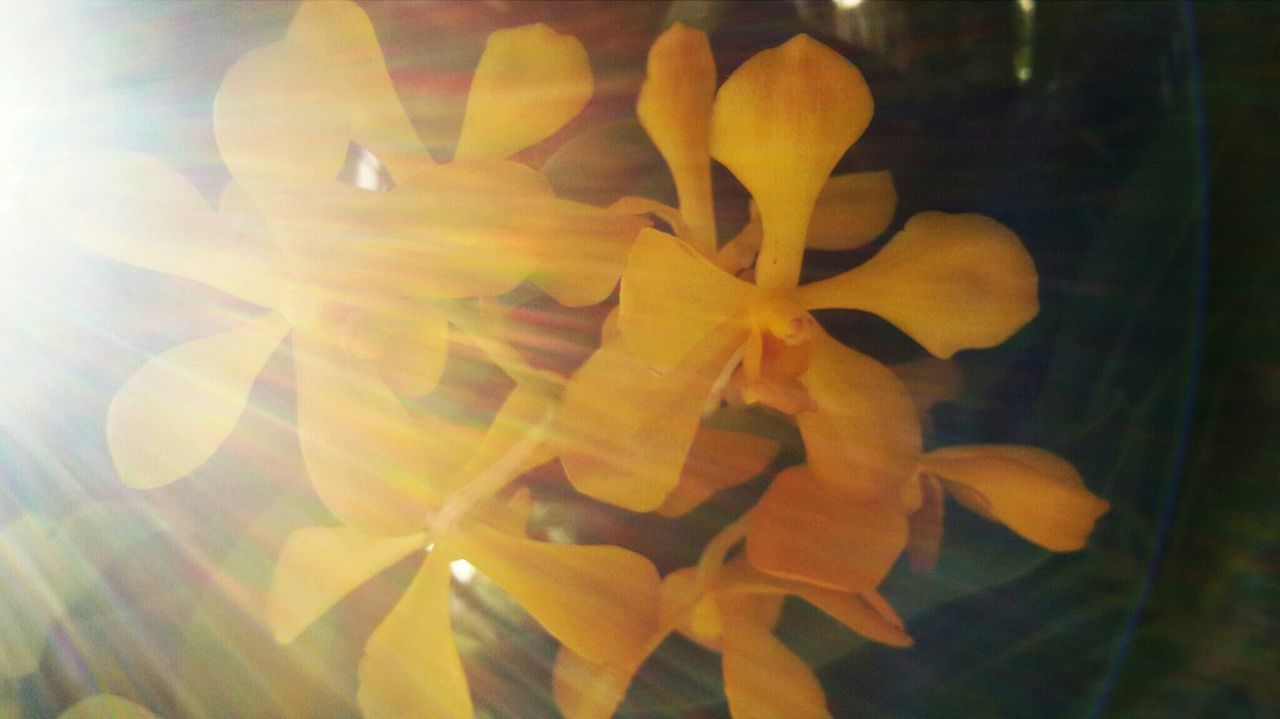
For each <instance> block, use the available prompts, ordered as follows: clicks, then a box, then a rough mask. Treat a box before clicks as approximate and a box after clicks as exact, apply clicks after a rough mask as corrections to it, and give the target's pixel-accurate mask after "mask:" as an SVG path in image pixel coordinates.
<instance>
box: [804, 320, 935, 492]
mask: <svg viewBox="0 0 1280 719" xmlns="http://www.w3.org/2000/svg"><path fill="white" fill-rule="evenodd" d="M800 382H801V383H802V384H803V385H804V387H805V389H806V390H808V392H809V396H810V397H811V398H812V399H813V401H814V402H815V403H816V404H817V409H816V410H814V411H806V412H801V413H800V414H798V415H796V421H797V423H798V424H799V426H800V433H801V435H802V436H803V438H804V446H805V452H806V453H807V455H808V459H807V461H808V463H809V466H810V468H811V469H812V471H813V474H814V475H815V476H817V477H818V478H819V480H821V481H823V482H827V483H830V484H831V485H832V486H835V487H837V488H839V489H840V490H841V491H845V492H852V493H854V494H856V495H859V496H865V497H874V496H879V495H880V494H881V493H882V492H885V491H889V490H890V489H891V488H894V487H897V486H900V485H901V484H902V483H903V482H905V481H907V478H908V477H909V476H910V475H911V473H912V472H913V471H914V467H915V464H916V461H917V459H918V458H919V456H920V441H921V440H920V423H919V419H918V417H917V415H916V410H915V406H914V405H913V404H912V402H911V396H910V395H909V394H908V393H907V390H906V388H905V387H903V386H902V383H901V382H899V381H898V378H897V377H895V376H894V375H893V373H892V372H890V371H889V369H888V368H886V367H885V366H884V365H882V364H880V363H879V362H876V361H875V360H873V359H871V358H870V357H867V356H866V355H863V354H861V353H859V352H855V351H854V350H851V349H849V348H848V347H845V346H844V345H842V344H840V343H839V342H837V341H836V340H835V339H834V338H832V337H831V336H830V335H828V334H827V333H825V332H823V331H822V330H821V329H820V328H817V327H815V328H814V334H813V340H812V349H811V352H810V357H809V368H808V370H807V371H806V372H805V374H804V375H802V376H801V378H800Z"/></svg>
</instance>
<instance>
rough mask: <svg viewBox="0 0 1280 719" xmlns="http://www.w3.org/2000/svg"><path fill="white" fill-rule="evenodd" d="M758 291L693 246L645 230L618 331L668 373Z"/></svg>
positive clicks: (625, 285)
mask: <svg viewBox="0 0 1280 719" xmlns="http://www.w3.org/2000/svg"><path fill="white" fill-rule="evenodd" d="M753 294H754V288H753V287H752V286H751V285H750V284H748V283H746V282H743V281H742V280H739V279H737V278H736V277H733V276H732V275H730V274H728V273H727V272H725V271H724V270H721V269H720V268H719V267H716V266H715V265H714V264H712V263H711V261H710V260H708V259H707V258H706V257H704V256H702V255H701V254H699V253H698V251H697V250H696V249H694V247H693V246H692V245H690V244H688V243H685V242H681V241H680V240H677V239H676V238H674V237H672V236H671V235H668V234H665V233H662V232H659V231H657V230H652V229H645V230H641V231H640V234H639V236H638V237H636V241H635V245H634V246H632V248H631V255H630V257H628V258H627V269H626V270H625V271H624V272H623V275H622V295H621V299H620V300H619V307H620V309H619V311H618V327H619V329H621V330H622V336H623V338H624V339H625V340H626V343H627V346H628V347H629V348H630V349H631V351H632V352H634V353H635V354H636V355H637V356H639V357H641V358H643V359H645V360H647V361H649V362H652V363H653V364H655V365H656V366H657V367H659V368H662V369H665V368H667V367H671V366H673V365H675V364H676V363H677V362H679V361H680V360H682V359H683V358H684V357H685V356H686V355H687V354H689V352H690V351H691V350H692V349H693V348H694V347H695V346H696V345H697V344H698V343H699V342H701V341H702V340H703V339H704V338H705V337H707V336H708V335H710V334H711V333H712V332H713V331H714V330H715V329H716V328H717V327H720V326H721V325H724V324H725V323H726V322H729V321H731V320H733V319H734V318H735V316H737V315H740V314H742V313H743V312H744V311H745V310H746V309H747V307H748V305H749V303H750V301H751V298H752V297H753Z"/></svg>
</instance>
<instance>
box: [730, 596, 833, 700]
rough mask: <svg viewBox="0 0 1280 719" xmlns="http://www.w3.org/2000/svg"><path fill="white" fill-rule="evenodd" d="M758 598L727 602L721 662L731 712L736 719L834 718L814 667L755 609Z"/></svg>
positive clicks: (744, 597)
mask: <svg viewBox="0 0 1280 719" xmlns="http://www.w3.org/2000/svg"><path fill="white" fill-rule="evenodd" d="M759 600H760V598H757V597H751V596H743V597H736V598H735V599H734V601H733V602H726V604H728V605H729V606H727V607H726V611H725V619H724V660H723V665H724V691H725V695H726V696H728V698H729V713H730V714H732V715H733V717H734V719H810V718H811V717H812V718H814V719H820V718H822V717H830V716H831V713H830V712H828V711H827V697H826V694H825V693H824V692H823V691H822V685H821V684H819V683H818V679H817V677H815V676H814V674H813V670H812V669H810V668H809V667H808V665H806V664H805V663H804V661H803V660H802V659H800V657H798V656H796V655H795V654H794V653H793V652H792V651H791V650H790V649H788V648H787V646H786V645H785V644H783V643H782V642H781V641H779V640H778V638H777V637H775V636H773V632H772V629H771V627H770V626H769V625H765V624H762V623H760V622H759V620H758V618H757V617H756V615H755V613H754V612H753V611H751V608H750V604H751V602H754V601H759Z"/></svg>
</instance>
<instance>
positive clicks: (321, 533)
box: [265, 527, 426, 644]
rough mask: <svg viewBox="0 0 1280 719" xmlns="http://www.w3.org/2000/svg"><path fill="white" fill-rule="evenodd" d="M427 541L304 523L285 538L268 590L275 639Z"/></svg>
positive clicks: (287, 636)
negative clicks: (304, 524)
mask: <svg viewBox="0 0 1280 719" xmlns="http://www.w3.org/2000/svg"><path fill="white" fill-rule="evenodd" d="M425 545H426V535H425V534H421V533H420V534H408V535H405V536H403V537H379V536H374V535H370V534H365V533H363V532H361V531H359V530H357V529H352V528H350V527H303V528H302V529H298V530H295V531H294V532H293V533H291V534H290V535H289V538H288V539H287V540H285V544H284V549H283V550H281V552H280V559H279V561H278V562H276V570H275V573H274V574H273V575H272V577H271V588H270V589H269V590H268V592H267V601H266V607H265V617H266V622H267V626H268V627H270V628H271V632H272V634H274V635H275V638H276V641H278V642H280V643H282V644H287V643H288V642H291V641H293V640H294V639H295V638H297V636H298V635H299V634H301V633H302V632H303V631H304V630H305V629H306V628H307V627H309V626H311V624H312V622H314V621H316V620H317V619H319V618H320V617H321V616H323V615H324V613H325V612H327V611H329V609H331V608H332V607H333V606H334V605H335V604H337V603H338V602H339V601H341V600H342V598H343V597H345V596H347V595H348V594H350V593H351V592H352V590H354V589H355V588H356V587H358V586H360V585H361V584H364V583H365V582H366V581H368V580H369V579H370V578H372V577H373V576H374V575H376V574H377V573H379V572H381V571H382V570H384V569H386V568H387V567H389V566H391V565H392V564H394V563H396V562H397V561H399V560H401V559H403V558H404V557H406V556H408V555H409V554H410V553H411V552H413V551H415V550H418V549H422V547H423V546H425Z"/></svg>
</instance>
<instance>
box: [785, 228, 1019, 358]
mask: <svg viewBox="0 0 1280 719" xmlns="http://www.w3.org/2000/svg"><path fill="white" fill-rule="evenodd" d="M1036 285H1037V278H1036V268H1035V265H1034V264H1033V263H1032V261H1031V256H1030V255H1028V254H1027V251H1026V249H1025V248H1023V246H1022V243H1021V242H1020V241H1019V240H1018V236H1017V235H1015V234H1013V232H1011V231H1010V230H1009V229H1008V228H1007V227H1005V226H1004V225H1001V224H1000V223H998V222H996V221H995V220H993V219H991V218H989V217H984V216H982V215H948V214H945V213H942V212H923V213H920V214H918V215H916V216H914V217H912V218H911V219H910V220H908V221H907V224H906V226H905V227H904V228H903V229H902V231H901V232H899V233H898V234H897V235H894V237H893V239H891V240H890V241H889V243H888V244H886V245H885V246H884V248H883V249H881V250H880V251H879V252H878V253H876V255H875V256H874V257H872V258H871V259H870V260H868V261H867V262H866V263H864V264H862V265H860V266H858V267H855V268H854V269H852V270H850V271H848V272H846V273H844V274H842V275H838V276H836V277H832V278H831V279H829V280H823V281H821V282H816V283H814V284H811V285H805V286H804V287H802V288H800V299H801V302H802V303H803V304H804V306H805V307H807V308H810V309H815V308H825V307H844V308H849V309H857V310H866V311H867V312H874V313H875V314H878V315H880V316H881V317H883V318H885V319H886V320H889V321H890V322H892V323H893V324H895V325H897V326H898V327H899V328H900V329H902V331H904V332H906V333H907V334H908V335H911V337H912V338H913V339H915V340H916V341H917V342H919V343H920V344H921V345H923V346H924V348H925V349H927V350H929V352H931V353H933V354H934V355H935V356H937V357H942V358H944V359H945V358H947V357H950V356H951V355H953V354H955V353H956V351H957V350H962V349H979V348H983V347H993V346H995V345H998V344H1000V343H1001V342H1003V341H1005V340H1006V339H1008V338H1009V336H1010V335H1012V334H1013V333H1014V332H1016V331H1017V330H1019V329H1020V328H1021V327H1022V326H1023V325H1025V324H1026V323H1028V322H1030V321H1031V319H1032V318H1033V317H1035V316H1036V313H1037V312H1038V311H1039V309H1040V305H1039V301H1038V300H1037V299H1036Z"/></svg>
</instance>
